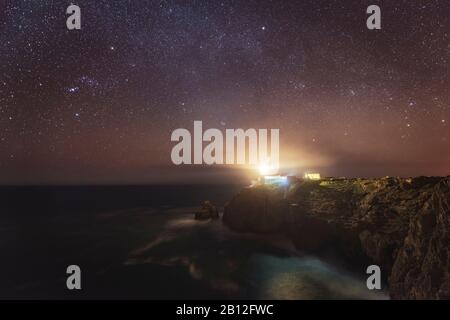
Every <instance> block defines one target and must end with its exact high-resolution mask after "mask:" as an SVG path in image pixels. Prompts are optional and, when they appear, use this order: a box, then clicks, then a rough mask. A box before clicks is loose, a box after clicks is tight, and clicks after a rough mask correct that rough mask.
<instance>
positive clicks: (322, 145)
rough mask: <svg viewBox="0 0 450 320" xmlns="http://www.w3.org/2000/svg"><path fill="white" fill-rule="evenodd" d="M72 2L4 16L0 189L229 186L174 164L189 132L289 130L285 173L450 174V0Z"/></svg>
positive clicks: (14, 5)
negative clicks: (77, 21) (372, 22)
mask: <svg viewBox="0 0 450 320" xmlns="http://www.w3.org/2000/svg"><path fill="white" fill-rule="evenodd" d="M72 2H74V3H75V4H77V5H79V6H80V8H81V16H82V28H81V30H73V31H69V30H67V28H66V18H67V15H66V14H65V11H66V8H67V6H69V5H70V4H71V3H72ZM72 2H71V1H59V0H58V1H52V2H51V3H50V2H48V1H6V3H3V4H0V31H1V32H0V61H1V64H0V183H3V184H5V183H36V184H39V183H154V182H155V183H156V182H178V181H190V182H195V181H196V179H200V180H201V179H203V180H205V179H206V180H208V181H214V182H220V181H222V180H223V179H224V177H223V176H224V175H223V174H220V173H217V172H214V170H212V171H211V170H208V168H192V167H184V168H179V167H177V168H175V167H174V165H173V164H171V161H170V150H171V147H172V143H171V142H170V134H171V132H172V131H173V130H174V129H176V128H188V129H190V128H192V124H193V121H194V120H202V121H203V123H204V126H207V127H214V128H224V129H225V128H240V127H241V128H280V139H281V141H280V145H281V159H280V161H281V164H282V165H284V167H285V170H287V171H289V170H297V171H302V170H306V169H308V170H309V169H313V170H319V171H320V172H323V173H324V174H327V175H334V176H341V175H345V176H381V175H414V176H415V175H423V174H424V175H448V174H450V147H449V145H450V89H449V88H450V70H449V62H450V14H449V12H450V3H449V2H448V1H446V0H442V1H416V0H414V1H411V0H408V1H376V2H373V1H360V0H358V1H356V0H355V1H353V0H346V1H329V0H328V1H319V0H311V1H306V0H302V1H251V0H245V1H125V0H122V1H106V0H105V1H103V0H102V1H99V0H96V1H81V0H80V1H78V0H76V1H72ZM370 4H377V5H379V6H380V7H381V12H382V29H381V30H368V29H367V27H366V19H367V17H368V15H367V14H366V8H367V6H369V5H370ZM219 169H220V168H217V170H219ZM219 171H220V170H219ZM206 172H207V174H206Z"/></svg>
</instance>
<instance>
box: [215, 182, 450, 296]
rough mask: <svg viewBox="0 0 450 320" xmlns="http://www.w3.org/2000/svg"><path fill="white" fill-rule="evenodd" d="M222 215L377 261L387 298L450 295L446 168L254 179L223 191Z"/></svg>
mask: <svg viewBox="0 0 450 320" xmlns="http://www.w3.org/2000/svg"><path fill="white" fill-rule="evenodd" d="M223 223H224V224H225V225H227V226H228V227H229V228H231V229H233V230H235V231H240V232H253V233H283V234H286V235H287V236H288V237H289V238H290V239H292V241H293V242H294V244H295V246H296V247H297V248H298V249H299V250H303V251H306V252H311V253H315V254H323V253H325V252H334V253H335V254H336V255H339V256H340V257H342V259H343V260H345V261H346V262H347V263H349V264H354V265H358V264H361V263H374V264H377V265H379V266H380V267H381V269H382V272H383V274H384V275H385V277H386V280H387V283H388V286H389V293H390V296H391V298H393V299H450V176H448V177H443V178H441V177H418V178H408V179H404V178H381V179H322V180H319V181H306V180H305V181H302V180H299V181H295V182H292V183H290V185H288V186H268V185H257V186H253V187H248V188H245V189H243V190H241V191H240V192H239V193H238V194H237V195H235V196H234V197H233V198H232V199H231V201H230V202H229V203H228V204H227V205H226V207H225V211H224V215H223Z"/></svg>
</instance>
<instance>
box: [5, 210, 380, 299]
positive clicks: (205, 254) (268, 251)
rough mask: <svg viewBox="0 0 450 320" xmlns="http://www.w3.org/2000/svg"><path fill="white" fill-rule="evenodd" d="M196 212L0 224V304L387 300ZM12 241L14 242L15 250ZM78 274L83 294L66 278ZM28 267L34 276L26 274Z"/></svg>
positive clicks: (330, 269)
mask: <svg viewBox="0 0 450 320" xmlns="http://www.w3.org/2000/svg"><path fill="white" fill-rule="evenodd" d="M195 209H196V208H195V207H170V206H167V207H164V206H159V207H141V208H135V209H123V210H106V211H101V212H97V213H95V214H89V215H87V214H84V215H82V214H71V215H67V214H65V215H60V216H49V217H40V218H39V219H37V220H34V221H33V222H30V221H29V220H27V219H24V220H23V221H22V222H21V223H20V224H10V225H8V224H3V229H2V236H3V240H2V252H3V254H4V257H5V259H4V260H3V261H2V262H3V263H2V265H1V267H0V268H1V271H2V273H1V277H2V279H1V280H2V287H1V288H0V297H2V298H41V299H54V298H58V299H61V298H63V299H79V298H83V299H103V298H120V299H387V298H388V296H387V295H386V294H385V292H373V291H369V290H368V289H367V288H366V285H365V278H364V277H358V276H356V275H354V274H352V273H349V272H347V271H346V270H342V269H341V268H338V267H336V266H334V265H333V264H330V263H327V262H325V261H323V260H321V259H319V258H317V257H313V256H309V255H303V254H302V253H300V252H297V251H296V250H295V248H294V247H293V246H292V244H291V243H290V241H288V240H286V239H284V238H282V237H275V236H270V237H261V236H256V235H251V234H238V233H234V232H232V231H230V230H228V229H227V228H226V227H224V226H223V225H222V223H221V221H220V220H216V221H196V220H194V218H193V212H194V211H195ZM11 239H16V241H12V242H11ZM71 264H77V265H79V266H80V267H81V270H82V288H83V289H82V291H80V292H77V293H74V292H70V291H68V290H67V289H66V286H65V280H66V274H65V270H66V268H67V266H68V265H71ZM30 266H32V268H31V267H30Z"/></svg>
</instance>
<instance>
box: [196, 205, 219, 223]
mask: <svg viewBox="0 0 450 320" xmlns="http://www.w3.org/2000/svg"><path fill="white" fill-rule="evenodd" d="M194 216H195V219H196V220H206V219H218V218H219V211H218V210H217V208H216V207H215V206H213V205H212V204H211V202H209V201H205V202H203V203H202V206H201V207H200V210H198V211H196V212H195V215H194Z"/></svg>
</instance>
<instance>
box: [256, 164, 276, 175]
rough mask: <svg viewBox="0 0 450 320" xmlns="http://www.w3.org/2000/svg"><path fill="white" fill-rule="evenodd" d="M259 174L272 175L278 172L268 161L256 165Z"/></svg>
mask: <svg viewBox="0 0 450 320" xmlns="http://www.w3.org/2000/svg"><path fill="white" fill-rule="evenodd" d="M258 170H259V174H260V175H262V176H268V175H274V174H276V173H277V172H278V168H276V167H275V166H272V165H270V164H269V163H262V164H260V165H259V167H258Z"/></svg>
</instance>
